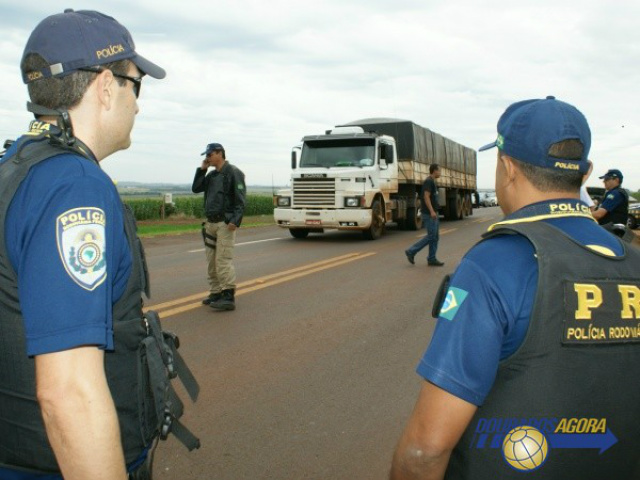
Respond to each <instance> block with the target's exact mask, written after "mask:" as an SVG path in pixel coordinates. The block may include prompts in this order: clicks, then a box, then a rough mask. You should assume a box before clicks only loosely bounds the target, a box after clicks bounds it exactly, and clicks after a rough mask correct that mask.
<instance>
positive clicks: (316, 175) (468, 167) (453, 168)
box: [274, 118, 477, 240]
mask: <svg viewBox="0 0 640 480" xmlns="http://www.w3.org/2000/svg"><path fill="white" fill-rule="evenodd" d="M433 163H437V164H438V165H439V166H440V172H441V176H440V178H439V179H438V181H437V184H438V188H439V199H440V203H441V205H440V212H439V213H440V214H441V215H443V216H444V218H445V219H447V220H456V219H461V218H463V216H465V215H472V213H473V201H472V198H473V196H474V194H476V195H477V192H476V163H477V162H476V152H475V150H473V149H471V148H469V147H465V146H464V145H461V144H459V143H456V142H454V141H453V140H449V139H448V138H445V137H443V136H442V135H439V134H438V133H436V132H434V131H432V130H429V129H428V128H424V127H421V126H420V125H418V124H416V123H414V122H413V121H410V120H401V119H395V118H368V119H363V120H356V121H353V122H348V123H344V124H341V125H337V126H336V127H335V128H333V129H331V130H327V131H326V132H325V133H324V134H323V135H310V136H305V137H303V138H302V144H301V145H300V146H297V147H294V148H293V150H292V152H291V170H292V172H291V185H290V187H288V188H286V189H282V190H279V191H278V192H277V194H276V195H275V196H274V206H275V208H274V219H275V222H276V224H277V225H278V226H280V227H282V228H287V229H289V232H290V233H291V235H292V236H293V237H295V238H306V237H307V236H308V235H309V233H314V232H317V233H321V232H323V231H324V230H325V229H338V230H360V231H362V234H363V235H364V237H365V238H366V239H369V240H374V239H376V238H379V237H380V236H381V235H382V234H383V233H384V230H385V227H386V225H387V224H388V223H391V222H394V223H396V224H397V225H398V227H399V228H400V229H405V230H417V229H420V228H421V227H422V217H421V213H420V199H419V195H420V190H421V187H422V183H423V182H424V180H425V179H426V178H427V176H428V175H429V165H431V164H433Z"/></svg>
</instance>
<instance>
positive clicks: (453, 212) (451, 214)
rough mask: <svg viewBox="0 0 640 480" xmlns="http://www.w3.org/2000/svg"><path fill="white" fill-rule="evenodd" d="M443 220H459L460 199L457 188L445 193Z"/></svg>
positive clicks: (460, 215)
mask: <svg viewBox="0 0 640 480" xmlns="http://www.w3.org/2000/svg"><path fill="white" fill-rule="evenodd" d="M444 218H445V220H460V219H461V218H462V199H461V198H460V194H459V193H458V189H455V190H453V191H452V192H451V193H450V194H449V195H447V205H446V211H445V215H444Z"/></svg>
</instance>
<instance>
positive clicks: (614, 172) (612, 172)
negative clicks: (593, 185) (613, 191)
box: [598, 168, 624, 182]
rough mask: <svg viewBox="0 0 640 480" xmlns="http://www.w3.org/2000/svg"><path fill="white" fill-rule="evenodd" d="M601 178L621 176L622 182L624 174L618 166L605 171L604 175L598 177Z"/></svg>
mask: <svg viewBox="0 0 640 480" xmlns="http://www.w3.org/2000/svg"><path fill="white" fill-rule="evenodd" d="M598 178H600V179H601V180H602V179H609V178H619V179H620V181H621V182H622V179H623V178H624V177H623V176H622V172H621V171H620V170H618V169H616V168H611V169H609V170H608V171H607V173H605V174H604V175H603V176H601V177H598Z"/></svg>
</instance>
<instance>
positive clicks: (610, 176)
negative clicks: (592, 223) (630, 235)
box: [593, 168, 629, 225]
mask: <svg viewBox="0 0 640 480" xmlns="http://www.w3.org/2000/svg"><path fill="white" fill-rule="evenodd" d="M600 180H602V181H603V182H604V188H605V190H606V192H605V193H604V199H603V200H602V202H601V203H600V205H599V206H598V208H597V209H596V210H595V211H594V212H593V218H595V219H596V220H597V221H598V223H599V224H600V225H606V224H616V223H621V224H622V225H626V224H627V217H628V216H629V194H628V193H627V191H626V190H625V189H624V188H622V180H623V176H622V172H621V171H620V170H617V169H615V168H614V169H611V170H609V171H607V173H605V174H604V175H603V176H601V177H600Z"/></svg>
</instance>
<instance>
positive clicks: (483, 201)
mask: <svg viewBox="0 0 640 480" xmlns="http://www.w3.org/2000/svg"><path fill="white" fill-rule="evenodd" d="M479 204H480V206H481V207H496V206H498V198H497V197H496V194H495V192H480V202H479Z"/></svg>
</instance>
